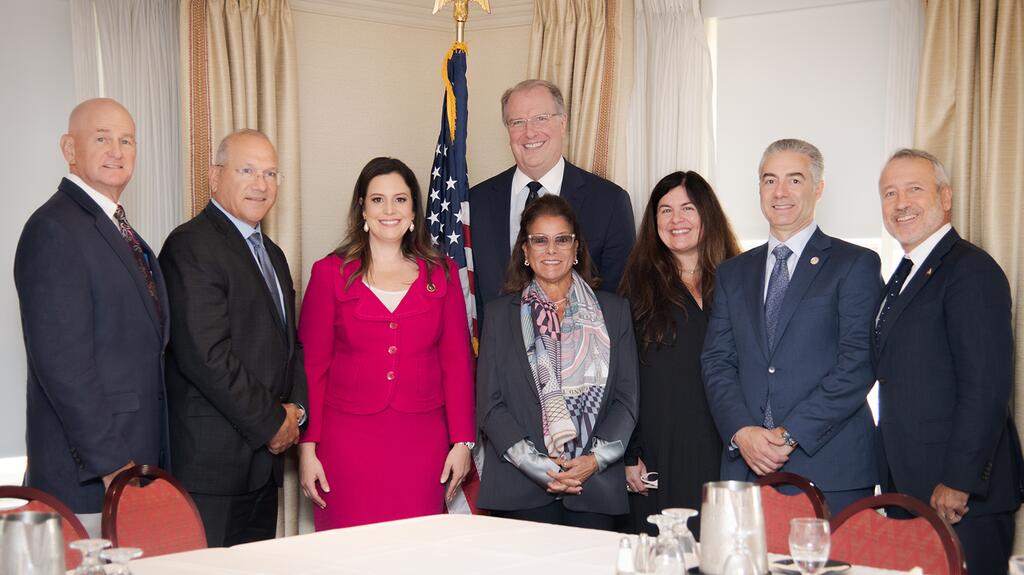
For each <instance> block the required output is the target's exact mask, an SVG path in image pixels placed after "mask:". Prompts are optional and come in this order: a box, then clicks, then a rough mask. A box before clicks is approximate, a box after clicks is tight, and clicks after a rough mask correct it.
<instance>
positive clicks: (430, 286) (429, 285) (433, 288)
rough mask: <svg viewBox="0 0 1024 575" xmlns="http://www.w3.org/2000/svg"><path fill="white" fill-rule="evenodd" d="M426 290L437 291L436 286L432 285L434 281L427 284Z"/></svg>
mask: <svg viewBox="0 0 1024 575" xmlns="http://www.w3.org/2000/svg"><path fill="white" fill-rule="evenodd" d="M427 291H428V292H430V293H434V292H436V291H437V287H435V286H434V282H430V283H428V284H427Z"/></svg>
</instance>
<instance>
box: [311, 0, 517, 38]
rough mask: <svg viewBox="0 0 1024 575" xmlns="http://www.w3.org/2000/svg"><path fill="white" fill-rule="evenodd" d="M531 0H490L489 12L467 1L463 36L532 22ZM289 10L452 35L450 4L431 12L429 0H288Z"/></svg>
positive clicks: (452, 25) (453, 27)
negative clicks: (289, 1)
mask: <svg viewBox="0 0 1024 575" xmlns="http://www.w3.org/2000/svg"><path fill="white" fill-rule="evenodd" d="M533 2H534V0H490V1H489V4H490V7H491V13H490V14H487V13H486V12H484V11H483V10H482V9H481V8H480V5H479V4H477V3H476V2H475V1H471V2H470V3H469V6H470V7H469V21H468V22H467V23H466V33H467V36H469V35H470V34H472V31H474V30H490V29H494V28H508V27H510V26H525V25H528V24H530V22H532V21H533ZM291 7H292V10H295V11H297V12H309V13H313V14H325V15H329V16H340V17H342V18H351V19H354V20H365V21H368V22H379V23H383V24H395V25H399V26H411V27H413V28H425V29H428V30H439V31H445V30H451V31H452V34H453V35H454V34H455V21H454V19H453V17H452V4H448V5H447V6H445V7H444V8H442V9H441V10H439V11H438V13H437V14H431V13H430V12H431V10H433V9H434V2H433V0H291Z"/></svg>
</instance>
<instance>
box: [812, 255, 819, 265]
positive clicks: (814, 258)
mask: <svg viewBox="0 0 1024 575" xmlns="http://www.w3.org/2000/svg"><path fill="white" fill-rule="evenodd" d="M820 261H821V260H819V259H818V256H814V257H813V258H811V265H812V266H816V265H818V262H820Z"/></svg>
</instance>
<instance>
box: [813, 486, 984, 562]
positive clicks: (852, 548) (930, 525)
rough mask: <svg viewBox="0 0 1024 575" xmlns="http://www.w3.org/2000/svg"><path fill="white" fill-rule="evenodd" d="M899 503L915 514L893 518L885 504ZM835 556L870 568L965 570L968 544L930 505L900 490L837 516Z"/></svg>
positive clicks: (833, 527)
mask: <svg viewBox="0 0 1024 575" xmlns="http://www.w3.org/2000/svg"><path fill="white" fill-rule="evenodd" d="M885 507H888V508H898V509H902V510H904V511H906V512H909V513H910V514H912V515H915V516H916V517H914V518H912V519H894V518H890V517H886V516H884V515H882V514H880V513H879V512H878V511H877V510H878V509H880V508H885ZM831 527H832V549H831V551H830V555H829V556H830V557H831V558H832V559H838V560H840V561H846V562H847V563H851V564H852V563H856V564H858V565H865V566H868V567H878V568H882V569H894V570H898V571H909V570H910V569H913V568H914V567H920V568H921V569H922V570H923V571H924V572H925V573H928V574H929V575H931V574H934V575H966V573H967V566H966V564H965V562H964V552H963V548H962V547H961V546H960V539H959V538H958V537H957V536H956V533H955V532H954V531H953V528H952V527H950V526H949V524H948V523H946V522H945V521H943V520H942V518H941V517H939V515H938V514H937V513H936V512H935V510H934V509H932V508H931V507H929V506H928V505H927V504H925V503H923V502H921V501H919V500H918V499H915V498H913V497H910V496H909V495H903V494H899V493H886V494H883V495H876V496H874V497H867V498H865V499H861V500H860V501H857V502H856V503H854V504H852V505H850V506H849V507H847V508H846V509H843V510H842V512H840V513H839V515H837V516H836V517H835V518H833V519H832V525H831Z"/></svg>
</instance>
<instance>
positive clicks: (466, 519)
mask: <svg viewBox="0 0 1024 575" xmlns="http://www.w3.org/2000/svg"><path fill="white" fill-rule="evenodd" d="M623 537H626V535H623V534H621V533H614V532H609V531H598V530H594V529H580V528H576V527H564V526H560V525H549V524H545V523H533V522H528V521H518V520H514V519H503V518H498V517H489V516H485V515H430V516H426V517H417V518H413V519H403V520H399V521H389V522H386V523H376V524H372V525H362V526H359V527H348V528H344V529H333V530H330V531H321V532H319V533H310V534H307V535H295V536H291V537H279V538H277V539H270V540H267V541H259V542H256V543H246V544H244V545H236V546H234V547H227V548H211V549H200V550H195V551H186V552H182V553H173V554H170V555H161V556H158V557H143V558H140V559H137V560H135V561H132V562H131V563H130V567H131V571H132V573H133V575H182V574H188V575H327V574H332V575H334V574H337V575H347V574H356V573H358V574H360V575H367V574H373V575H383V574H415V575H456V574H458V575H461V574H474V575H475V574H480V575H513V574H515V575H541V574H547V573H551V574H565V575H591V574H593V575H611V574H614V573H615V566H616V558H617V556H618V548H619V541H620V540H621V539H622V538H623ZM771 558H772V559H775V558H777V556H771ZM845 573H846V574H848V575H892V574H895V573H902V572H899V571H889V570H885V569H874V568H870V567H862V566H857V565H854V566H852V567H851V568H850V569H849V570H847V571H846V572H845Z"/></svg>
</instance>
